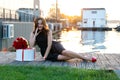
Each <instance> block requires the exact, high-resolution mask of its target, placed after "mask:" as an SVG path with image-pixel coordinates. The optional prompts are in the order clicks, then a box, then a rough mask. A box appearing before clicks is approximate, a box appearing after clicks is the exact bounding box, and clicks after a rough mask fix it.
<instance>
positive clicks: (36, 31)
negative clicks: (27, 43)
mask: <svg viewBox="0 0 120 80" xmlns="http://www.w3.org/2000/svg"><path fill="white" fill-rule="evenodd" d="M38 30H39V29H38V28H36V30H35V35H34V36H35V37H36V36H37V35H38V34H39V33H40V31H39V32H38Z"/></svg>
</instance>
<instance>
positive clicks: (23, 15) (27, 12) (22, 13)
mask: <svg viewBox="0 0 120 80" xmlns="http://www.w3.org/2000/svg"><path fill="white" fill-rule="evenodd" d="M17 12H18V15H19V21H25V22H31V21H33V19H34V17H40V10H39V9H36V11H35V12H34V9H33V8H19V9H18V10H17ZM41 16H43V12H42V11H41Z"/></svg>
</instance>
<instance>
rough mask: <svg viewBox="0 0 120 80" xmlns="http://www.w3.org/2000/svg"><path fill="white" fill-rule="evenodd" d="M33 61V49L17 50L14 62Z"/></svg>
mask: <svg viewBox="0 0 120 80" xmlns="http://www.w3.org/2000/svg"><path fill="white" fill-rule="evenodd" d="M34 59H35V49H34V48H28V49H17V50H16V60H17V61H33V60H34Z"/></svg>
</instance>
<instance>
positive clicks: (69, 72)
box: [0, 65, 119, 80]
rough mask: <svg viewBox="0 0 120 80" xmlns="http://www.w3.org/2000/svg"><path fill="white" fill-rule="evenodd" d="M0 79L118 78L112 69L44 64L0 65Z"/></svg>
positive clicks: (114, 79) (113, 79)
mask: <svg viewBox="0 0 120 80" xmlns="http://www.w3.org/2000/svg"><path fill="white" fill-rule="evenodd" d="M0 80H119V78H118V77H117V76H116V74H115V73H114V72H113V71H105V70H90V69H78V68H70V67H50V66H49V67H46V66H10V65H4V66H0Z"/></svg>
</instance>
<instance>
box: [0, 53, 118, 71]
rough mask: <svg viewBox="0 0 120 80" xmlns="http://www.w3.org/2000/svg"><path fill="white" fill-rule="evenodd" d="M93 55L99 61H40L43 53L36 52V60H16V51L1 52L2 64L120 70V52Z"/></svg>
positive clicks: (0, 59) (0, 61) (0, 60)
mask: <svg viewBox="0 0 120 80" xmlns="http://www.w3.org/2000/svg"><path fill="white" fill-rule="evenodd" d="M80 55H90V54H89V53H86V54H85V53H84V54H83V53H81V54H80ZM91 55H92V56H95V57H97V62H96V63H92V62H85V61H81V60H78V59H71V60H69V61H60V62H51V61H40V58H41V55H40V53H39V52H37V53H36V58H35V60H34V61H23V62H22V61H16V60H15V52H0V65H18V66H19V65H25V66H27V65H32V66H41V65H43V66H66V67H74V68H85V69H106V70H120V54H102V53H92V54H91Z"/></svg>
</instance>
